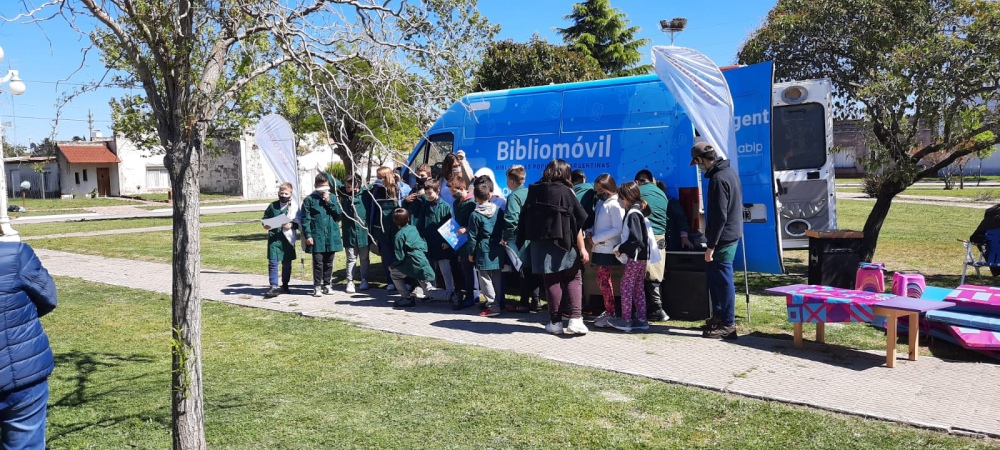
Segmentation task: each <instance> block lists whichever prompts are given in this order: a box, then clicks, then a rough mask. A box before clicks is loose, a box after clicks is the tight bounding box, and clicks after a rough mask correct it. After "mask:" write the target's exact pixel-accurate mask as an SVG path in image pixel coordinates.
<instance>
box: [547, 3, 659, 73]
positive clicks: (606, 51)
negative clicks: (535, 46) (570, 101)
mask: <svg viewBox="0 0 1000 450" xmlns="http://www.w3.org/2000/svg"><path fill="white" fill-rule="evenodd" d="M564 18H565V19H567V20H572V21H573V25H571V26H570V27H568V28H559V29H557V31H558V32H559V33H560V34H562V37H563V41H564V42H565V43H566V44H567V45H568V46H569V47H570V49H572V50H573V51H576V52H579V53H580V54H582V55H585V56H586V57H588V58H590V59H593V60H596V61H597V63H598V64H599V65H600V66H601V70H603V71H604V73H605V74H607V75H608V76H609V77H623V76H629V75H640V74H645V73H649V72H650V71H651V70H652V69H653V66H651V65H649V64H645V65H641V66H638V65H637V64H639V61H641V60H642V55H641V54H640V53H639V49H640V48H642V46H644V45H647V44H649V42H650V41H651V40H650V39H635V34H636V33H637V32H638V31H639V27H637V26H629V21H628V18H627V17H626V16H625V13H623V12H621V10H619V9H618V8H613V7H612V6H611V2H610V0H585V1H583V2H580V3H576V4H574V5H573V13H572V14H569V15H567V16H564Z"/></svg>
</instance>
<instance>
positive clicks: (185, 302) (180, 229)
mask: <svg viewBox="0 0 1000 450" xmlns="http://www.w3.org/2000/svg"><path fill="white" fill-rule="evenodd" d="M201 153H202V148H201V142H200V141H196V142H184V141H180V140H178V141H175V143H174V146H173V148H168V150H167V154H166V156H165V157H164V158H163V163H164V166H166V168H167V170H168V171H169V172H170V186H171V188H173V192H174V228H173V231H174V245H173V252H172V253H173V264H172V269H173V290H172V299H173V318H172V320H171V326H172V328H173V333H172V335H173V340H172V343H171V353H172V356H173V364H172V366H171V374H172V376H171V383H170V387H171V403H172V408H171V409H172V411H173V417H172V419H173V420H172V424H173V438H174V441H173V448H174V449H175V450H179V449H184V450H191V449H198V450H201V449H205V448H206V443H205V427H204V409H203V400H202V399H203V392H202V374H201V295H200V288H201V284H200V281H201V280H200V277H201V253H200V251H201V232H200V228H199V222H200V220H201V219H200V217H199V198H198V194H199V191H200V189H199V179H198V174H199V171H200V167H199V165H200V163H201Z"/></svg>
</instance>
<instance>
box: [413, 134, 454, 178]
mask: <svg viewBox="0 0 1000 450" xmlns="http://www.w3.org/2000/svg"><path fill="white" fill-rule="evenodd" d="M453 151H455V135H454V134H452V133H437V134H432V135H430V136H427V140H426V141H424V145H423V146H422V147H421V148H420V153H421V154H420V155H418V159H417V160H415V161H426V162H427V164H430V165H431V168H432V169H431V170H432V171H433V172H434V177H437V176H438V173H439V172H440V171H441V162H442V161H444V157H445V156H448V154H449V153H451V152H453ZM425 158H426V159H425Z"/></svg>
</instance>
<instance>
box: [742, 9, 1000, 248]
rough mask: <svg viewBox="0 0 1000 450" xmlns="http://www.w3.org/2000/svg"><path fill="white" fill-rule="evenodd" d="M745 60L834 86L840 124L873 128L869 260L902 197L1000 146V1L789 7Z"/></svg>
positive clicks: (769, 23)
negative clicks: (920, 182)
mask: <svg viewBox="0 0 1000 450" xmlns="http://www.w3.org/2000/svg"><path fill="white" fill-rule="evenodd" d="M738 59H739V62H740V63H741V64H752V63H756V62H760V61H768V60H771V61H774V63H775V70H776V73H777V76H778V78H780V79H782V80H793V79H809V78H820V77H829V78H830V79H831V81H832V82H833V86H834V94H835V99H836V102H835V107H836V113H837V115H838V116H839V117H841V118H860V119H862V120H863V122H864V124H865V127H866V128H867V130H868V131H869V134H870V139H869V143H870V145H869V147H870V149H871V152H870V154H869V155H868V156H867V157H866V158H865V161H864V166H865V169H866V171H867V172H868V173H869V174H870V176H871V177H872V178H873V179H872V180H871V183H870V184H872V187H873V190H875V191H876V193H877V200H876V202H875V206H874V208H873V209H872V212H871V214H870V215H869V216H868V219H867V221H866V223H865V227H864V230H863V231H864V243H863V256H864V258H865V259H866V260H869V261H870V260H871V258H872V256H873V255H874V253H875V248H876V244H877V241H878V235H879V232H880V230H881V228H882V223H883V222H884V220H885V217H886V215H887V214H888V212H889V207H890V206H891V204H892V199H893V198H894V197H895V196H896V195H897V194H899V193H900V192H902V191H903V190H905V189H906V188H907V187H908V186H910V185H912V184H913V183H914V182H916V181H918V180H921V179H925V178H933V177H936V176H937V174H938V172H939V171H940V170H942V169H944V168H946V167H948V166H949V165H951V164H952V163H953V162H955V161H957V160H959V159H960V158H962V157H964V156H965V155H969V154H972V153H976V152H979V151H982V150H984V149H986V148H989V147H991V146H993V145H995V144H997V143H998V142H1000V129H998V128H1000V114H998V107H1000V91H998V83H1000V3H997V2H991V1H984V0H940V1H938V0H935V1H931V0H779V1H778V3H777V5H776V6H775V7H774V8H773V9H772V10H771V11H770V13H768V16H767V19H766V21H765V23H764V24H763V25H762V26H761V27H760V28H759V29H758V30H756V31H755V32H754V33H753V34H752V35H751V36H750V38H749V39H748V40H747V41H746V42H745V43H744V44H743V47H742V49H741V50H740V51H739V54H738ZM922 160H923V161H924V163H927V162H928V161H929V162H930V163H928V164H926V166H923V165H921V161H922Z"/></svg>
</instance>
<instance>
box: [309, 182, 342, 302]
mask: <svg viewBox="0 0 1000 450" xmlns="http://www.w3.org/2000/svg"><path fill="white" fill-rule="evenodd" d="M315 186H316V190H315V191H314V192H313V193H312V194H309V196H308V197H306V199H305V200H303V201H302V237H303V238H305V240H306V252H308V253H311V254H312V261H313V292H312V295H313V297H319V296H320V293H321V292H322V293H323V294H329V293H330V292H331V291H330V285H331V283H332V278H333V257H334V255H335V254H336V252H339V251H341V250H343V249H344V243H343V241H342V240H341V238H340V227H339V226H338V225H337V221H338V220H340V218H341V214H342V212H341V210H340V203H339V202H337V201H336V200H335V199H334V201H331V200H330V182H329V181H328V178H327V176H326V174H322V173H321V174H319V175H316V182H315Z"/></svg>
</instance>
